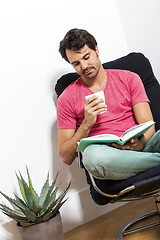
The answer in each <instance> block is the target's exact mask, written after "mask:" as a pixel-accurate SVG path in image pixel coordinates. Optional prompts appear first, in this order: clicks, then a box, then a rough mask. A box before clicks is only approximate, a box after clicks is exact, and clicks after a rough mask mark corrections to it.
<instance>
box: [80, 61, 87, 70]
mask: <svg viewBox="0 0 160 240" xmlns="http://www.w3.org/2000/svg"><path fill="white" fill-rule="evenodd" d="M86 68H87V62H85V61H82V62H81V69H82V70H84V69H86Z"/></svg>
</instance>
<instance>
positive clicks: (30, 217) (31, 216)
mask: <svg viewBox="0 0 160 240" xmlns="http://www.w3.org/2000/svg"><path fill="white" fill-rule="evenodd" d="M26 216H27V218H28V220H29V221H31V222H35V221H36V218H37V216H36V214H35V213H34V212H32V211H31V210H29V208H26Z"/></svg>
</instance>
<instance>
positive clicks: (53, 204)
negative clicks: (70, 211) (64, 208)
mask: <svg viewBox="0 0 160 240" xmlns="http://www.w3.org/2000/svg"><path fill="white" fill-rule="evenodd" d="M70 185H71V182H69V184H68V186H67V188H66V189H65V190H64V191H63V192H62V193H61V194H60V196H59V197H58V198H57V199H56V200H55V201H52V203H51V205H50V206H49V207H48V209H46V211H45V213H48V212H50V211H52V209H53V208H54V207H55V206H56V205H57V203H59V202H61V201H62V200H63V198H64V197H65V195H66V193H67V191H68V189H69V187H70ZM42 217H43V215H42Z"/></svg>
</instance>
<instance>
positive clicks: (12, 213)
mask: <svg viewBox="0 0 160 240" xmlns="http://www.w3.org/2000/svg"><path fill="white" fill-rule="evenodd" d="M0 209H1V210H2V211H3V213H6V214H7V215H8V216H12V217H16V218H18V219H24V220H27V218H26V216H25V215H24V214H22V213H21V212H17V211H15V210H13V209H11V208H9V207H7V206H5V205H3V204H0Z"/></svg>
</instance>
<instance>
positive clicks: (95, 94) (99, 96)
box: [85, 91, 106, 114]
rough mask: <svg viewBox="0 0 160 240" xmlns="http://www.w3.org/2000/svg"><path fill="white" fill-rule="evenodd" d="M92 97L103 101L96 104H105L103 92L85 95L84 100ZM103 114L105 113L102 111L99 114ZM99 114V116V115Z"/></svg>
mask: <svg viewBox="0 0 160 240" xmlns="http://www.w3.org/2000/svg"><path fill="white" fill-rule="evenodd" d="M92 96H98V99H103V100H104V102H101V103H98V104H105V96H104V91H99V92H96V93H93V94H90V95H87V96H85V99H86V100H87V99H89V98H90V97H92ZM104 112H106V111H103V112H101V113H104ZM101 113H99V114H101Z"/></svg>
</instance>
